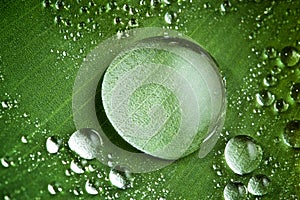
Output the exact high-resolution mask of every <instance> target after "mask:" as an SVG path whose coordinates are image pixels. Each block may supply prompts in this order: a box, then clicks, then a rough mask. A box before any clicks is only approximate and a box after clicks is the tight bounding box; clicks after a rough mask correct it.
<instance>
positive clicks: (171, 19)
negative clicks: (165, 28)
mask: <svg viewBox="0 0 300 200" xmlns="http://www.w3.org/2000/svg"><path fill="white" fill-rule="evenodd" d="M176 21H177V14H176V13H175V12H173V11H169V12H166V14H165V22H166V23H167V24H173V23H175V22H176Z"/></svg>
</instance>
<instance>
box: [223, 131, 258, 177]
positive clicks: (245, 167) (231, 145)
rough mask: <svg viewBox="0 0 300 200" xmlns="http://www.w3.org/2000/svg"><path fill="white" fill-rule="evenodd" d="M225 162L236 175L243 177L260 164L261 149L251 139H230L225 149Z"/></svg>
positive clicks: (239, 136) (244, 136)
mask: <svg viewBox="0 0 300 200" xmlns="http://www.w3.org/2000/svg"><path fill="white" fill-rule="evenodd" d="M224 154H225V160H226V163H227V165H228V166H229V167H230V169H231V170H232V171H233V172H235V173H236V174H239V175H243V174H247V173H250V172H252V171H254V170H255V169H256V168H257V167H258V165H259V164H260V162H261V159H262V154H263V152H262V148H261V147H260V145H258V144H256V142H255V141H254V139H253V138H251V137H250V136H246V135H238V136H235V137H233V138H231V139H230V140H229V141H228V143H227V144H226V147H225V152H224Z"/></svg>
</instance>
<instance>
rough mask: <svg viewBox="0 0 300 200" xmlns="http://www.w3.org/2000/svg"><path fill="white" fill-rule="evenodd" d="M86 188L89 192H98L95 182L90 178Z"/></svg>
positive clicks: (93, 193)
mask: <svg viewBox="0 0 300 200" xmlns="http://www.w3.org/2000/svg"><path fill="white" fill-rule="evenodd" d="M85 190H86V192H87V193H88V194H91V195H96V194H98V193H99V192H98V190H97V189H96V188H95V187H94V185H93V183H92V182H91V181H90V180H87V181H86V183H85Z"/></svg>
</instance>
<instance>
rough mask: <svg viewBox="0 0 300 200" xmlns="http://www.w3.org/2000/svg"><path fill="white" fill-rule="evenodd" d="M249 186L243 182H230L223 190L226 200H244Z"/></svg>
mask: <svg viewBox="0 0 300 200" xmlns="http://www.w3.org/2000/svg"><path fill="white" fill-rule="evenodd" d="M247 193H248V191H247V188H246V186H245V185H244V184H243V183H241V182H230V183H228V184H227V185H226V186H225V188H224V191H223V196H224V199H225V200H243V199H246V198H247Z"/></svg>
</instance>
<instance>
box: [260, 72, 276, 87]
mask: <svg viewBox="0 0 300 200" xmlns="http://www.w3.org/2000/svg"><path fill="white" fill-rule="evenodd" d="M277 81H278V79H277V78H276V77H275V76H273V75H272V74H268V75H267V76H266V77H265V78H264V80H263V83H264V85H265V86H267V87H271V86H274V85H276V83H277Z"/></svg>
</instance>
